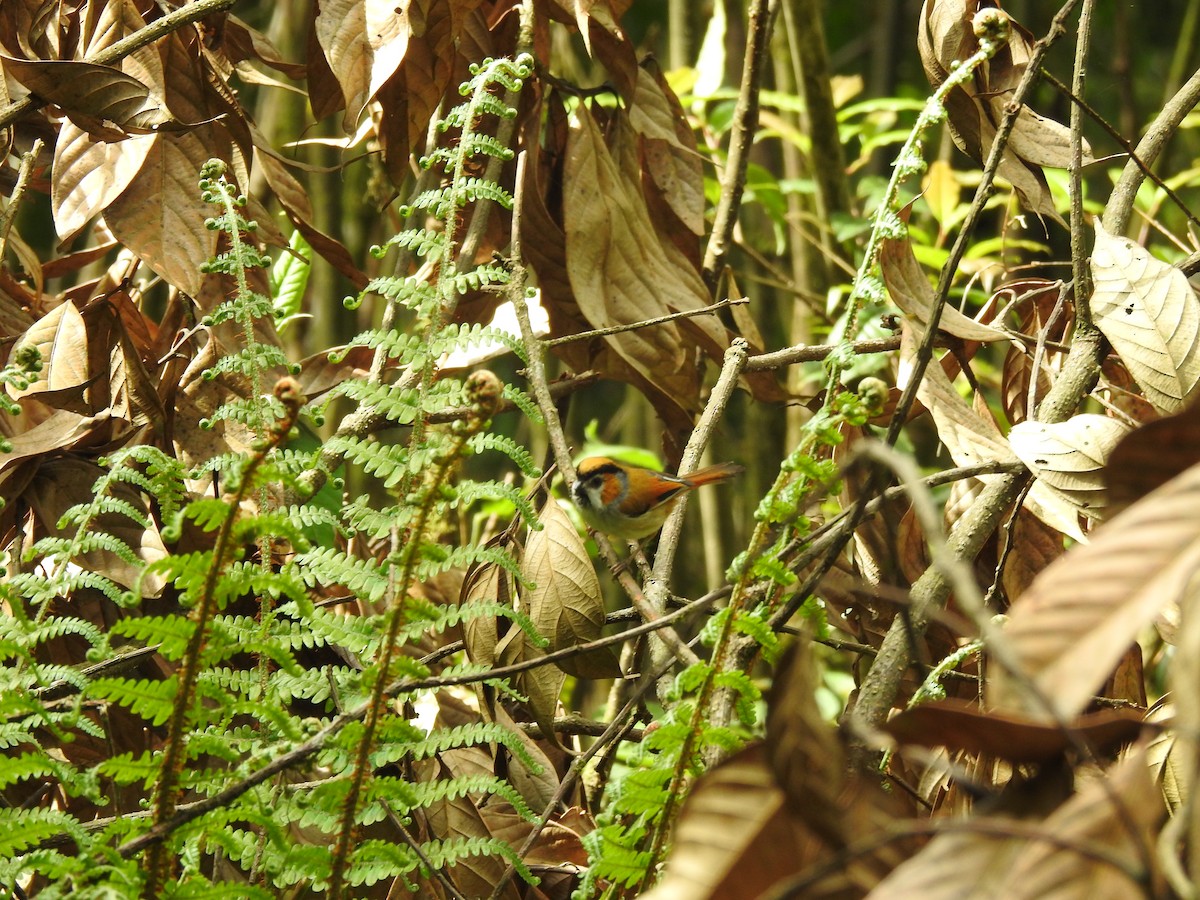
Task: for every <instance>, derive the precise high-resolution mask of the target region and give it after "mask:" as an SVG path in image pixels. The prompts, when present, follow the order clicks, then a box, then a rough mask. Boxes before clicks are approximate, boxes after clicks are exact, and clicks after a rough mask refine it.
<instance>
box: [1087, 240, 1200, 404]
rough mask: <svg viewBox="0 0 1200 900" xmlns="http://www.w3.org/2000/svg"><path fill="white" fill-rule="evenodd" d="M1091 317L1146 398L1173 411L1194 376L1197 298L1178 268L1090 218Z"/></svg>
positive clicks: (1199, 333) (1197, 376)
mask: <svg viewBox="0 0 1200 900" xmlns="http://www.w3.org/2000/svg"><path fill="white" fill-rule="evenodd" d="M1092 281H1093V282H1094V284H1095V290H1094V291H1093V293H1092V301H1091V302H1092V317H1093V319H1094V320H1095V323H1096V327H1097V328H1099V329H1100V330H1101V331H1102V332H1104V336H1105V337H1106V338H1108V340H1109V342H1110V343H1111V344H1112V345H1113V347H1114V348H1115V349H1116V351H1117V353H1119V354H1120V356H1121V359H1122V360H1123V361H1124V363H1125V365H1126V367H1127V368H1128V369H1129V374H1131V375H1132V376H1133V378H1134V380H1135V381H1136V382H1137V383H1138V385H1139V386H1140V387H1141V389H1142V391H1143V393H1145V395H1146V399H1147V400H1149V401H1150V402H1151V403H1153V404H1154V405H1155V406H1156V407H1158V408H1159V409H1160V410H1162V411H1163V412H1178V411H1179V410H1180V409H1182V408H1183V406H1184V405H1185V403H1186V401H1187V399H1188V398H1189V397H1191V396H1192V395H1193V394H1194V392H1195V390H1196V385H1197V383H1198V382H1200V298H1197V297H1196V292H1195V291H1193V290H1192V288H1191V286H1190V285H1189V284H1188V280H1187V278H1186V277H1185V276H1184V274H1183V273H1182V272H1181V271H1179V270H1178V269H1176V268H1175V267H1174V266H1170V265H1167V264H1166V263H1164V262H1161V261H1159V260H1157V259H1155V258H1154V257H1153V256H1151V255H1150V253H1149V252H1148V251H1147V250H1146V248H1145V247H1142V246H1140V245H1138V244H1135V243H1134V242H1133V241H1131V240H1129V239H1128V238H1124V237H1120V236H1119V235H1118V236H1114V235H1111V234H1109V233H1108V232H1106V231H1105V230H1104V228H1103V226H1102V225H1101V224H1100V222H1099V220H1097V221H1096V246H1095V248H1094V250H1093V251H1092Z"/></svg>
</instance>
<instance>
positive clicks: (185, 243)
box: [104, 125, 230, 295]
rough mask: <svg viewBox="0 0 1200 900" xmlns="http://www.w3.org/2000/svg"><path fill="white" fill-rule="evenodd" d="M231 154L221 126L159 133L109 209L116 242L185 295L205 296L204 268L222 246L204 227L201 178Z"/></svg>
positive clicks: (205, 212) (208, 210)
mask: <svg viewBox="0 0 1200 900" xmlns="http://www.w3.org/2000/svg"><path fill="white" fill-rule="evenodd" d="M229 153H230V144H229V140H228V136H227V134H226V132H225V130H224V129H223V128H221V127H219V126H216V125H204V126H201V127H200V128H198V129H196V130H195V131H190V132H186V133H184V134H160V135H156V136H155V142H154V145H153V146H152V147H151V148H150V151H149V152H148V153H147V154H146V161H145V162H144V163H143V164H142V168H141V170H140V171H139V172H138V176H137V177H136V178H134V179H133V181H132V183H131V184H130V186H129V187H128V188H127V189H126V190H125V192H124V193H122V194H121V196H120V197H118V198H117V199H116V200H114V201H113V202H112V203H110V204H109V206H108V208H107V209H106V210H105V211H104V221H105V222H106V223H108V227H109V228H110V229H112V232H113V235H114V236H115V237H116V238H117V240H118V241H120V242H121V243H122V244H124V245H125V246H126V247H128V248H129V249H130V250H132V251H134V253H136V254H137V255H138V257H139V258H140V259H141V260H142V262H144V263H145V264H146V265H148V266H149V267H150V268H151V269H153V270H154V271H155V272H157V273H158V274H159V275H161V276H162V277H163V278H164V279H165V280H166V281H167V282H169V283H170V284H172V285H174V286H175V287H178V288H179V289H180V290H182V291H183V292H184V293H186V294H192V295H195V294H198V293H200V287H201V282H202V281H203V276H202V275H201V273H200V266H201V265H202V264H203V263H204V262H205V261H206V260H208V258H209V257H211V256H212V255H213V254H214V253H215V252H216V246H217V239H216V233H215V232H212V231H209V230H208V229H207V228H205V227H204V220H205V218H206V217H208V216H209V215H210V213H211V207H210V206H209V205H208V204H206V203H202V202H201V200H200V194H199V190H198V189H197V187H196V179H197V178H198V177H199V172H200V167H201V166H202V165H204V163H205V162H206V161H208V160H209V159H210V158H212V157H214V156H216V157H218V158H226V159H227V158H228V156H229Z"/></svg>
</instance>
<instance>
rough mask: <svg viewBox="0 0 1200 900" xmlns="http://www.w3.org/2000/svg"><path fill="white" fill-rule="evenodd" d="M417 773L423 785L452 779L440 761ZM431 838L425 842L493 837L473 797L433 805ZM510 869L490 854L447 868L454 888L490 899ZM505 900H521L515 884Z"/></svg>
mask: <svg viewBox="0 0 1200 900" xmlns="http://www.w3.org/2000/svg"><path fill="white" fill-rule="evenodd" d="M413 769H414V772H415V774H416V776H417V778H419V779H420V780H422V781H426V782H432V781H441V780H443V779H446V778H451V777H453V776H454V773H452V772H451V771H449V769H448V768H447V766H446V764H445V762H443V761H442V759H441V758H440V757H438V758H435V759H430V760H419V761H417V762H415V763H414V764H413ZM424 818H425V821H426V822H427V823H428V825H429V829H430V832H431V833H430V834H429V835H422V836H421V837H422V838H429V837H435V836H436V837H437V838H439V839H441V840H470V839H478V838H483V837H490V836H491V832H490V831H489V829H488V826H487V823H486V822H485V821H484V818H483V815H482V813H481V812H480V810H479V805H478V804H477V803H476V802H475V800H473V799H472V798H471V797H470V796H461V795H458V794H449V795H447V796H445V797H440V798H439V799H436V800H435V801H434V802H432V803H430V804H429V806H428V809H427V811H426V813H425V816H424ZM507 867H508V860H506V859H504V858H503V857H502V856H499V855H494V854H490V853H486V852H484V853H479V854H464V855H463V856H462V857H460V858H459V859H457V860H456V861H455V862H454V864H453V865H449V866H446V867H445V870H444V871H445V874H446V875H447V876H449V878H450V879H451V881H452V882H453V883H454V885H455V886H456V887H457V888H458V889H459V890H460V891H462V892H463V893H464V894H465V895H466V896H468V897H487V896H489V895H490V894H491V893H492V888H493V887H494V886H495V885H496V884H498V883H499V881H500V877H501V876H502V875H503V874H504V870H505V869H506V868H507ZM500 896H501V898H502V900H517V898H518V897H519V896H520V894H519V893H518V891H517V888H516V886H515V885H513V884H511V883H510V884H509V885H508V887H507V888H506V889H505V890H504V891H503V892H502V893H501V895H500Z"/></svg>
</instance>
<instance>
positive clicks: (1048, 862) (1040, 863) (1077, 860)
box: [1004, 749, 1166, 900]
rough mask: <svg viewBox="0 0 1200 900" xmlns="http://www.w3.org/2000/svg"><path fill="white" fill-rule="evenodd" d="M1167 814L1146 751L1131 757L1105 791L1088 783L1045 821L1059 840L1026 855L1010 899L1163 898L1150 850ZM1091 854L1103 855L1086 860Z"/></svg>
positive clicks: (1112, 773)
mask: <svg viewBox="0 0 1200 900" xmlns="http://www.w3.org/2000/svg"><path fill="white" fill-rule="evenodd" d="M1118 804H1119V806H1118ZM1165 813H1166V809H1165V807H1164V805H1163V803H1162V801H1161V799H1160V797H1159V794H1158V788H1157V787H1156V786H1155V784H1154V780H1153V779H1152V778H1151V775H1150V766H1149V763H1148V760H1147V758H1146V752H1145V750H1144V749H1139V750H1137V751H1135V752H1132V753H1130V754H1129V755H1128V756H1126V757H1125V758H1123V759H1122V760H1121V761H1120V762H1119V763H1117V764H1116V765H1115V766H1114V767H1113V768H1112V769H1110V770H1109V771H1108V772H1107V773H1106V775H1105V779H1104V782H1103V783H1101V782H1100V781H1093V782H1090V783H1087V784H1086V785H1085V786H1084V787H1083V788H1081V789H1080V790H1079V792H1078V793H1077V794H1076V795H1075V796H1074V797H1072V798H1071V799H1070V800H1068V801H1067V802H1066V803H1064V804H1063V805H1062V807H1061V808H1060V809H1057V810H1055V811H1054V812H1053V813H1052V814H1051V815H1050V816H1049V817H1048V818H1047V819H1046V822H1045V828H1046V834H1047V835H1050V836H1052V838H1053V840H1047V841H1035V842H1032V843H1031V844H1030V846H1029V847H1028V849H1027V850H1026V851H1025V852H1024V853H1022V854H1021V856H1020V857H1019V859H1018V860H1017V861H1016V864H1015V865H1014V866H1013V868H1012V869H1011V871H1010V872H1009V873H1008V878H1007V886H1008V892H1007V893H1006V894H1004V896H1005V897H1006V898H1011V900H1042V898H1045V897H1049V896H1054V897H1056V898H1058V897H1061V898H1063V900H1110V898H1111V900H1126V898H1128V897H1136V896H1161V894H1160V893H1159V891H1158V890H1156V889H1155V888H1154V887H1153V886H1152V882H1153V881H1154V880H1155V878H1154V873H1153V872H1147V871H1146V869H1145V863H1146V862H1147V861H1148V860H1149V859H1152V858H1153V857H1152V854H1147V852H1146V850H1147V848H1150V847H1153V846H1154V843H1155V839H1156V837H1157V834H1158V831H1159V826H1160V825H1161V824H1162V822H1163V820H1164V818H1165ZM1075 848H1079V849H1078V850H1077V849H1075ZM1092 848H1095V849H1096V850H1099V851H1101V852H1102V853H1103V854H1104V855H1103V856H1099V855H1093V854H1091V853H1088V852H1087V851H1088V850H1089V849H1092ZM1106 859H1112V860H1114V861H1115V862H1117V863H1118V865H1113V864H1111V863H1106V861H1105V860H1106Z"/></svg>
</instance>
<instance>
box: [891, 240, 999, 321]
mask: <svg viewBox="0 0 1200 900" xmlns="http://www.w3.org/2000/svg"><path fill="white" fill-rule="evenodd" d="M879 267H880V270H881V272H882V274H883V280H884V283H885V284H886V285H887V289H888V294H890V295H891V298H892V302H893V303H895V304H896V306H898V307H899V308H900V310H901V312H903V313H905V314H906V315H908V316H909V317H911V318H912V319H914V320H915V321H916V322H917V324H918V325H919V329H920V331H922V332H925V331H928V330H929V317H930V315H931V314H932V313H933V303H934V293H933V287H932V286H931V285H930V284H929V279H928V278H926V277H925V273H924V272H923V271H922V270H921V265H920V263H918V262H917V258H916V256H914V255H913V250H912V243H911V242H910V241H909V239H908V238H901V239H899V240H886V241H884V242H883V246H882V247H881V249H880V254H879ZM938 330H939V331H945V332H948V333H949V334H953V335H955V336H956V337H960V338H963V339H964V340H968V341H1003V340H1005V339H1006V337H1007V336H1006V335H1005V334H1004V332H1002V331H999V330H997V329H995V328H992V327H991V326H990V325H984V324H982V323H980V322H976V321H975V320H974V319H972V318H971V317H970V316H966V315H963V314H962V313H961V312H959V311H958V310H957V309H955V308H954V307H953V306H950V305H948V304H947V305H946V306H944V307H943V309H942V315H941V317H940V318H939V319H938Z"/></svg>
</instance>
